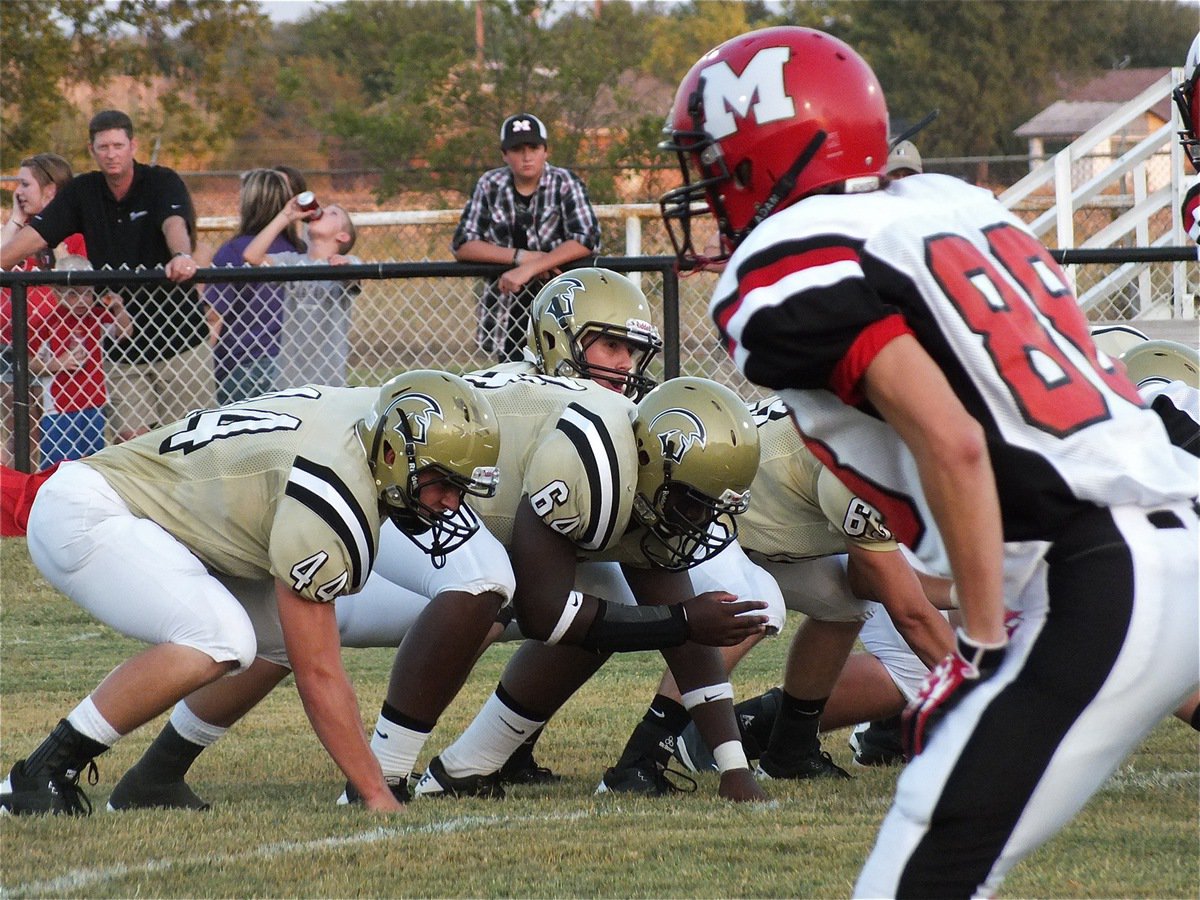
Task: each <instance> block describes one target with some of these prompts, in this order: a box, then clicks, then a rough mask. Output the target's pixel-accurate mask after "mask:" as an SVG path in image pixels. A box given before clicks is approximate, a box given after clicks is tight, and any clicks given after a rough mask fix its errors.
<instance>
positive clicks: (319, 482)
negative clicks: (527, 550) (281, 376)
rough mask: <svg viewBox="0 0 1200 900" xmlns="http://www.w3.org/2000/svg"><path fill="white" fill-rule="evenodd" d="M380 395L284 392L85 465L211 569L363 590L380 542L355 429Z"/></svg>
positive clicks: (321, 595) (312, 590)
mask: <svg viewBox="0 0 1200 900" xmlns="http://www.w3.org/2000/svg"><path fill="white" fill-rule="evenodd" d="M378 395H379V392H378V390H377V389H374V388H329V387H317V386H312V385H309V386H306V387H302V388H295V389H293V390H287V391H280V392H277V393H274V394H267V395H265V396H262V397H255V398H252V399H249V400H245V401H243V402H241V403H237V404H234V405H231V406H227V407H223V408H220V409H205V410H199V411H197V412H194V413H192V414H191V415H189V416H188V417H187V418H185V419H183V420H182V421H179V422H176V423H174V424H172V425H167V426H164V427H162V428H158V429H156V430H154V431H151V432H149V433H148V434H145V435H142V436H141V437H138V438H135V439H134V440H132V441H127V442H126V443H123V444H118V445H116V446H114V447H109V448H106V449H104V450H101V451H100V452H99V453H97V454H95V455H93V456H90V457H88V458H87V459H85V460H83V462H84V463H85V464H86V465H88V466H91V467H92V468H94V469H96V470H97V471H99V472H100V473H101V474H102V475H103V476H104V478H105V480H106V481H108V483H109V484H110V485H112V487H113V489H114V490H115V491H116V492H117V493H118V494H119V495H120V496H121V499H123V500H124V501H125V503H126V504H127V505H128V506H129V508H130V509H131V510H132V511H133V512H134V513H135V514H136V515H138V516H143V517H145V518H147V519H151V520H153V521H154V522H156V523H157V524H158V525H160V526H162V528H164V529H165V530H166V531H168V532H169V533H170V534H172V535H173V536H174V537H175V538H176V539H177V540H179V542H180V543H182V544H183V545H184V546H186V547H187V548H188V549H189V550H191V551H192V552H193V553H194V554H195V555H196V556H197V557H199V558H200V560H202V561H203V562H204V563H205V565H207V566H208V567H210V568H211V569H212V570H213V571H215V572H218V573H222V574H225V575H232V576H235V577H238V578H252V579H261V578H267V577H274V578H278V579H280V580H282V581H284V582H286V583H287V584H289V585H290V586H291V587H292V589H293V590H295V591H296V592H297V593H299V594H300V595H302V596H304V597H306V598H308V599H310V600H316V601H319V602H328V601H330V600H333V599H335V598H336V597H339V596H341V595H343V594H347V593H353V592H355V591H357V590H359V589H360V588H361V587H362V586H363V583H364V582H365V581H366V579H367V575H369V574H370V572H371V567H372V566H373V565H374V561H375V555H376V552H377V548H378V546H379V524H380V512H379V499H378V496H377V493H376V489H375V480H374V478H373V476H372V475H371V471H370V467H369V466H368V464H367V452H366V449H365V448H364V447H363V445H362V441H360V440H359V438H358V435H357V433H356V432H355V424H356V423H357V422H358V421H359V420H360V419H362V418H363V417H364V416H365V415H366V414H367V413H368V412H369V411H370V410H371V408H372V406H373V405H374V403H375V401H376V399H377V397H378Z"/></svg>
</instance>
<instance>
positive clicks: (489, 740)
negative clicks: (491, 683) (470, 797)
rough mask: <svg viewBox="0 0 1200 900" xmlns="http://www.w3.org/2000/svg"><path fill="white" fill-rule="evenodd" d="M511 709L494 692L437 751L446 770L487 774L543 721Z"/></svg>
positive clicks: (457, 776)
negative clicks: (450, 740)
mask: <svg viewBox="0 0 1200 900" xmlns="http://www.w3.org/2000/svg"><path fill="white" fill-rule="evenodd" d="M545 724H546V722H545V720H544V719H543V720H541V721H539V720H537V719H526V718H525V717H524V716H521V715H518V714H517V713H515V712H513V711H512V710H511V709H509V708H508V707H507V706H505V705H504V702H503V701H502V700H501V699H500V698H499V697H497V696H496V694H495V693H493V694H492V696H490V697H488V700H487V703H485V704H483V709H481V710H479V713H478V714H477V715H476V716H475V718H474V720H472V722H471V724H470V725H468V726H467V730H466V731H464V732H463V733H462V735H461V736H460V737H459V738H458V740H456V741H455V742H454V743H453V744H451V745H450V746H449V747H447V748H446V749H445V750H443V751H442V752H441V754H439V755H440V756H441V758H442V765H444V766H445V767H446V773H447V774H449V775H453V776H454V777H455V778H462V777H463V776H466V775H490V774H491V773H492V772H497V771H499V770H500V767H501V766H503V765H504V764H505V763H506V762H508V758H509V757H510V756H512V755H513V752H514V751H515V750H516V749H517V748H518V747H520V746H521V744H523V743H525V740H526V738H528V737H529V736H530V735H531V734H533V733H534V732H535V731H537V730H538V729H539V728H541V727H542V726H543V725H545Z"/></svg>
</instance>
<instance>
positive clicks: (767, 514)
mask: <svg viewBox="0 0 1200 900" xmlns="http://www.w3.org/2000/svg"><path fill="white" fill-rule="evenodd" d="M751 412H752V413H753V414H754V421H755V424H757V425H758V440H759V447H760V448H761V455H760V459H759V464H758V474H757V475H756V476H755V477H754V482H753V484H752V485H751V486H750V508H749V509H748V510H746V512H745V513H743V514H742V515H741V516H739V517H738V543H740V544H741V545H742V548H743V549H744V550H746V552H747V553H749V554H750V555H751V556H752V557H754V556H757V557H761V558H765V559H769V560H772V561H776V562H789V561H795V560H800V559H808V558H811V557H814V556H830V555H832V554H835V553H845V552H846V543H847V542H850V543H854V544H857V545H859V546H860V547H863V548H864V549H867V550H879V551H888V550H895V549H896V542H895V540H894V539H893V537H892V533H891V532H890V531H889V530H888V529H887V526H886V525H885V524H884V521H883V517H882V516H881V515H880V513H879V512H878V511H877V510H876V509H875V507H873V506H872V505H871V504H869V503H867V502H866V501H864V500H862V499H860V498H859V497H857V496H855V494H854V492H853V491H851V490H850V489H849V488H848V487H846V486H845V485H844V484H842V482H841V481H839V480H838V479H837V477H836V476H835V475H834V474H833V473H832V472H830V471H829V470H828V469H827V468H825V466H824V465H822V464H821V462H820V461H819V460H818V459H817V458H816V457H815V456H813V454H812V453H811V452H810V451H809V450H808V448H807V447H805V446H804V441H802V440H801V439H800V435H799V433H798V432H797V431H796V428H795V426H794V425H793V424H792V420H791V418H790V417H789V416H788V413H787V410H786V408H785V407H784V405H783V403H782V402H781V401H780V400H778V399H777V398H774V397H772V398H768V399H766V400H763V401H760V402H759V403H757V404H755V405H754V406H752V407H751Z"/></svg>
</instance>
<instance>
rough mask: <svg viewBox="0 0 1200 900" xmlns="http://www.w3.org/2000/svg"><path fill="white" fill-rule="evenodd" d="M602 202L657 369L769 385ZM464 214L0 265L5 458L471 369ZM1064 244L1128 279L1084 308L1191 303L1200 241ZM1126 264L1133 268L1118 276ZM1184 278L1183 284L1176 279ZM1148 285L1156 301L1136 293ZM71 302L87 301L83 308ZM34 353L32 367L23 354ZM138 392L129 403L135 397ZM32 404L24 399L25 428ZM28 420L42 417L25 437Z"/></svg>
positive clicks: (1108, 310) (698, 298)
mask: <svg viewBox="0 0 1200 900" xmlns="http://www.w3.org/2000/svg"><path fill="white" fill-rule="evenodd" d="M598 214H599V215H600V218H601V224H602V230H603V250H604V252H605V253H611V254H612V256H602V257H601V258H600V259H599V261H598V262H599V264H601V265H609V266H611V267H613V268H617V269H618V270H619V271H623V272H626V273H627V274H630V276H631V277H633V278H634V279H635V280H637V281H639V282H640V285H641V288H642V290H643V291H644V292H645V293H646V296H647V297H648V299H649V300H650V304H651V309H652V310H654V311H655V313H656V315H657V316H658V317H659V320H658V322H659V325H660V327H663V332H664V340H665V342H666V345H667V346H666V348H665V351H664V354H663V357H662V358H660V359H659V360H657V361H656V364H655V366H654V367H653V368H652V374H653V375H654V377H656V378H659V379H662V378H663V377H665V376H666V375H667V374H694V375H704V376H707V377H710V378H713V379H716V380H717V381H720V382H723V383H725V384H727V385H729V386H730V387H732V388H733V389H734V390H736V391H738V392H739V393H741V394H742V395H743V396H745V397H746V398H747V399H751V398H757V397H760V396H762V394H763V391H762V390H761V389H759V388H756V387H755V386H753V385H750V384H749V383H747V382H745V381H744V379H742V378H741V376H740V375H739V374H738V373H737V371H736V370H735V369H734V367H733V366H732V364H731V363H730V362H729V360H728V358H727V357H726V355H725V353H724V351H723V350H722V349H721V348H720V347H719V346H718V344H717V341H716V335H715V331H714V330H713V327H712V325H711V324H710V322H709V320H708V315H707V306H708V300H709V296H710V294H711V292H712V289H713V286H714V284H715V281H716V275H714V274H712V273H705V272H700V273H691V274H684V275H682V276H678V275H677V274H676V273H675V271H674V269H673V265H672V264H673V259H672V257H671V255H670V254H671V247H670V240H669V238H668V236H667V234H666V231H665V228H664V226H663V225H662V222H661V220H660V219H659V218H658V215H657V207H653V206H650V205H642V206H637V207H610V208H604V207H601V208H599V209H598ZM457 218H458V213H457V211H442V212H427V213H362V214H358V213H356V214H355V220H356V222H357V224H358V234H359V238H358V244H357V245H356V247H355V248H354V250H353V253H354V254H355V255H356V256H358V257H359V258H361V259H364V260H372V261H377V262H376V263H375V264H373V265H363V266H354V267H350V268H346V267H332V266H305V267H294V268H287V269H275V270H273V271H272V270H270V269H262V268H260V269H248V268H243V269H223V270H215V269H204V270H202V271H201V272H200V273H199V275H198V279H199V280H200V281H202V282H204V283H203V284H200V285H198V286H197V287H195V288H193V289H191V290H185V291H179V290H176V291H175V292H173V293H168V294H164V293H163V291H162V289H163V285H164V282H163V281H162V279H161V273H160V272H159V271H157V270H156V271H146V272H105V271H99V272H71V273H63V272H60V273H44V272H42V273H39V272H26V273H14V272H4V273H0V285H3V286H5V288H6V289H7V288H8V287H10V286H12V287H15V290H14V294H13V297H12V306H13V326H14V327H13V340H12V347H11V348H10V353H9V359H8V360H7V361H6V364H5V384H4V385H3V393H2V394H0V403H2V405H3V409H2V410H0V421H2V423H3V426H2V427H3V431H4V435H3V437H4V448H5V449H4V463H5V464H6V465H10V466H12V465H14V464H16V465H17V466H18V467H20V468H25V465H26V464H27V465H30V466H31V467H32V468H33V469H36V468H39V467H42V466H45V465H47V464H48V463H50V462H52V461H54V460H56V459H61V458H72V457H77V456H79V455H82V452H81V451H83V452H91V451H92V450H94V449H96V448H97V442H96V440H94V438H95V433H96V423H97V420H99V421H100V427H101V430H102V437H101V438H100V439H99V444H105V443H108V442H111V441H113V440H114V439H116V436H117V434H118V433H119V431H120V430H121V427H120V426H121V423H123V422H126V421H138V416H143V417H144V419H145V422H146V424H154V423H155V422H157V421H171V420H172V419H174V418H178V417H180V416H182V415H183V414H184V413H185V412H186V411H187V410H191V409H197V408H202V407H209V406H212V405H214V404H215V403H217V402H218V401H220V402H229V401H233V400H238V399H242V398H244V397H246V396H254V395H256V394H258V393H262V392H264V391H265V390H270V389H278V388H283V387H289V386H293V384H296V383H304V382H305V381H307V380H309V379H310V378H316V379H317V380H319V381H322V382H332V383H344V384H351V385H358V384H378V383H380V382H382V381H383V380H385V379H387V378H388V377H390V376H391V375H393V374H395V373H396V372H399V371H404V370H407V369H413V368H426V367H429V368H443V369H447V370H450V371H455V372H463V371H471V370H474V369H479V368H483V367H486V366H488V365H490V364H492V363H494V362H495V361H496V360H495V359H494V358H493V357H491V356H489V355H488V354H487V353H485V352H483V351H482V349H481V348H480V345H479V343H478V341H477V338H476V326H477V322H478V304H479V298H480V296H481V294H482V288H483V286H484V284H486V281H487V277H488V276H491V275H494V274H495V273H496V272H498V271H499V269H497V268H496V267H491V266H479V265H475V266H472V265H464V264H458V263H453V262H446V260H448V259H449V256H450V251H449V247H450V238H451V235H452V233H453V230H454V225H455V223H456V222H457ZM201 226H202V230H201V240H202V241H204V242H205V243H207V244H208V245H209V246H210V247H211V248H215V247H216V246H217V245H219V244H220V243H222V242H223V241H225V240H227V239H228V238H229V237H231V236H232V234H233V230H234V228H235V226H236V222H235V221H234V220H232V219H214V218H209V219H207V220H202V221H201ZM706 237H708V235H704V234H701V235H700V236H699V239H700V240H701V241H703V240H704V239H705V238H706ZM623 251H624V253H623ZM1067 253H1068V257H1067V261H1068V262H1071V260H1072V256H1071V254H1074V255H1075V257H1077V258H1078V259H1079V260H1080V263H1079V264H1076V265H1069V266H1068V271H1069V272H1072V273H1073V274H1074V277H1075V278H1076V280H1077V282H1078V285H1079V287H1080V290H1079V293H1080V295H1081V296H1083V295H1084V293H1085V291H1087V290H1089V289H1090V288H1091V287H1092V286H1094V285H1098V284H1103V283H1105V279H1108V280H1109V281H1110V282H1111V283H1113V284H1114V285H1115V287H1114V288H1113V290H1112V291H1111V294H1110V295H1109V296H1108V297H1107V298H1106V300H1105V302H1103V303H1095V304H1093V305H1092V306H1091V307H1090V308H1089V309H1088V310H1087V314H1088V316H1089V318H1090V319H1091V320H1092V321H1093V322H1094V323H1096V324H1100V323H1106V322H1110V321H1129V320H1131V319H1136V318H1137V317H1138V316H1145V315H1146V314H1147V313H1152V312H1153V310H1157V311H1158V312H1159V313H1162V312H1163V311H1166V314H1169V313H1170V311H1171V310H1172V309H1174V310H1175V311H1176V316H1178V315H1179V310H1180V309H1181V308H1183V309H1184V310H1185V312H1184V313H1183V317H1184V318H1192V319H1193V320H1194V317H1195V315H1196V302H1197V296H1196V295H1197V293H1198V292H1200V267H1198V266H1197V263H1196V262H1195V257H1194V255H1193V256H1192V258H1191V261H1179V260H1180V259H1182V258H1183V257H1182V256H1181V255H1180V253H1179V252H1177V253H1176V256H1177V257H1178V259H1175V260H1173V259H1170V258H1167V257H1166V255H1164V254H1163V253H1159V258H1158V259H1157V260H1156V261H1153V262H1150V263H1148V264H1146V265H1144V266H1138V267H1136V270H1134V269H1130V266H1129V263H1128V262H1124V263H1116V262H1112V261H1109V262H1104V261H1102V258H1103V257H1102V256H1100V257H1098V256H1097V254H1103V253H1104V251H1090V252H1089V251H1067ZM1109 253H1110V257H1109V258H1110V260H1111V259H1112V258H1113V257H1112V255H1111V254H1112V251H1109ZM1118 253H1119V251H1118ZM1139 253H1140V254H1141V258H1145V259H1154V253H1155V251H1153V250H1147V251H1136V250H1128V251H1125V254H1124V258H1125V259H1130V258H1137V257H1138V254H1139ZM1124 270H1129V271H1133V272H1134V274H1132V275H1130V276H1129V277H1127V278H1124V279H1120V278H1117V279H1114V278H1113V275H1114V273H1115V272H1119V271H1124ZM219 279H223V280H219ZM67 282H70V284H69V289H65V288H68V284H67ZM1178 284H1182V285H1183V286H1184V287H1183V291H1184V292H1185V294H1186V296H1185V297H1183V298H1177V297H1176V296H1175V293H1176V290H1177V287H1176V286H1177V285H1178ZM56 287H57V289H56ZM87 288H94V292H93V294H92V295H90V296H91V297H94V298H95V299H102V298H105V297H108V296H110V292H112V291H117V292H119V293H120V294H121V295H123V296H124V300H123V303H121V304H113V303H111V302H109V303H107V305H104V306H101V305H97V304H96V303H95V302H93V301H92V300H91V299H87V300H86V302H85V300H84V297H86V296H87V290H86V289H87ZM1147 288H1148V290H1149V292H1150V294H1149V295H1150V296H1151V297H1152V298H1153V302H1152V304H1151V305H1152V307H1153V310H1150V309H1147V308H1146V304H1145V303H1144V302H1143V301H1142V300H1140V299H1139V298H1140V297H1141V296H1142V291H1143V290H1144V289H1147ZM6 293H7V290H6ZM18 295H24V300H22V299H21V298H20V297H19V296H18ZM5 302H6V303H7V302H8V301H7V300H6V301H5ZM71 304H76V305H77V306H79V309H80V311H81V312H80V313H78V314H77V313H74V312H71V311H70V309H71ZM80 304H82V305H80ZM120 307H123V309H124V311H125V312H127V313H129V314H130V317H131V318H132V320H133V331H134V332H135V333H136V334H138V335H139V337H138V338H136V340H140V341H142V342H143V344H144V345H145V347H147V348H149V349H147V350H146V351H145V353H143V355H142V357H139V356H138V355H137V354H131V353H130V352H129V351H128V349H125V350H122V349H121V348H122V347H123V346H124V345H125V344H126V343H127V342H128V340H129V339H128V338H127V337H123V336H122V334H121V329H122V327H124V326H123V325H122V323H121V321H120V318H121V317H120V313H121V308H120ZM1193 324H1194V321H1193ZM156 348H157V349H156ZM163 348H165V349H163ZM178 350H182V351H183V352H181V353H179V352H176V351H178ZM158 356H162V357H164V358H162V359H159V358H157V357H158ZM22 359H23V360H27V361H28V366H27V370H26V367H25V366H21V365H17V363H18V362H19V361H20V360H22ZM26 397H28V401H26V400H25V398H26ZM139 401H140V403H141V407H140V410H139V411H138V413H137V415H132V416H131V414H130V412H129V410H128V409H127V407H129V406H130V404H131V403H134V404H136V403H138V402H139ZM22 411H24V412H27V416H28V417H27V422H28V424H27V426H26V427H23V428H22V427H20V421H19V416H20V413H21V412H22ZM18 430H20V431H22V432H27V433H28V435H29V440H28V443H27V444H26V445H24V449H23V450H22V446H20V445H19V444H18V442H17V441H16V439H15V436H16V432H17V431H18ZM26 460H28V463H26Z"/></svg>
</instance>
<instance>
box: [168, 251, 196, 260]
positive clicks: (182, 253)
mask: <svg viewBox="0 0 1200 900" xmlns="http://www.w3.org/2000/svg"><path fill="white" fill-rule="evenodd" d="M180 256H182V257H184V258H185V259H191V258H192V254H190V253H188V252H187V251H186V250H176V251H175V252H174V253H172V254H171V259H175V258H177V257H180Z"/></svg>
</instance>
